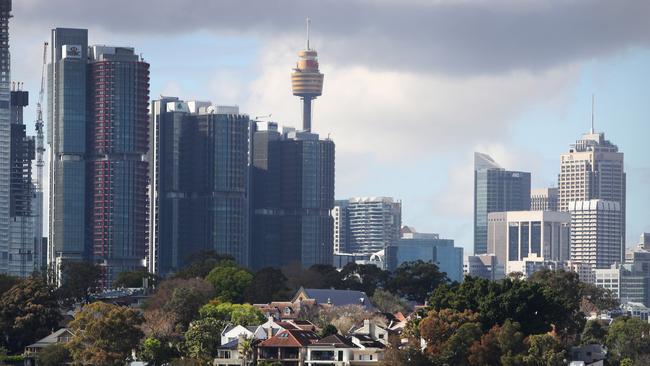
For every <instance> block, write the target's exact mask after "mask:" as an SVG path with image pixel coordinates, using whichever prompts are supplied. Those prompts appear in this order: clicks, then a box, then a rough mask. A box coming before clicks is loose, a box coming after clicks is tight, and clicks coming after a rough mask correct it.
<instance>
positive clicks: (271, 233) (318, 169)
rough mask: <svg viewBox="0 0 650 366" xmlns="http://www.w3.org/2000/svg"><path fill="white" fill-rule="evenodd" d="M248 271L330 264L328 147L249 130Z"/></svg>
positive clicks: (270, 129)
mask: <svg viewBox="0 0 650 366" xmlns="http://www.w3.org/2000/svg"><path fill="white" fill-rule="evenodd" d="M254 128H255V132H254V134H253V144H252V146H253V147H252V154H251V155H252V157H253V162H252V164H253V197H254V199H253V226H252V227H253V244H252V245H253V252H254V253H255V254H254V256H253V257H254V258H253V267H254V268H262V267H267V266H272V267H282V266H286V265H291V264H298V265H301V266H302V267H310V266H312V265H314V264H332V257H333V232H334V229H333V227H334V224H333V219H332V216H331V215H330V212H331V210H332V209H333V207H334V142H333V141H332V140H329V139H320V137H319V136H318V135H317V134H315V133H311V132H298V131H295V130H294V129H291V128H285V129H284V130H283V131H282V133H280V132H279V131H278V127H277V124H276V123H273V122H270V123H268V124H267V126H266V129H264V128H263V126H262V125H261V124H259V125H258V124H254Z"/></svg>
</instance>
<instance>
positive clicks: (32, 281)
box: [0, 276, 61, 352]
mask: <svg viewBox="0 0 650 366" xmlns="http://www.w3.org/2000/svg"><path fill="white" fill-rule="evenodd" d="M60 319H61V314H60V312H59V304H58V302H57V298H56V294H55V292H54V288H53V287H52V286H51V285H49V284H48V283H47V282H46V281H45V280H44V279H43V278H42V277H36V276H33V277H30V278H27V279H25V280H23V281H20V282H19V283H18V284H16V285H14V286H13V287H12V288H11V289H10V290H9V291H7V292H6V293H4V294H3V295H2V297H0V345H4V346H6V347H7V348H8V349H9V350H10V351H12V352H22V351H23V349H24V347H25V346H27V345H28V344H30V343H32V342H34V341H35V340H37V339H40V338H42V337H45V336H46V335H48V334H50V331H51V329H53V328H55V327H56V326H57V324H58V322H59V320H60Z"/></svg>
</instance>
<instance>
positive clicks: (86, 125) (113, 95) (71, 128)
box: [47, 28, 149, 286]
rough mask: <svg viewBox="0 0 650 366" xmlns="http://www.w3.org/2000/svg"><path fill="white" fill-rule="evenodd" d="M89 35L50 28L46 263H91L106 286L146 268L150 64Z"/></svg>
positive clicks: (83, 31)
mask: <svg viewBox="0 0 650 366" xmlns="http://www.w3.org/2000/svg"><path fill="white" fill-rule="evenodd" d="M87 40H88V31H87V30H85V29H66V28H56V29H54V30H52V43H51V44H52V61H51V63H50V65H49V66H48V69H49V70H48V71H49V73H48V74H49V75H48V109H49V115H48V119H49V123H48V134H47V138H48V143H49V144H50V236H49V247H48V263H49V264H50V265H51V266H52V267H53V268H54V269H55V271H58V270H59V267H60V265H61V263H62V262H64V261H67V260H72V261H80V260H86V261H92V262H94V263H96V264H99V265H100V266H102V269H103V271H104V282H103V284H104V285H106V286H110V285H111V283H112V281H113V280H114V279H115V278H116V276H117V275H118V274H119V273H120V272H122V271H126V270H133V269H135V268H138V267H142V266H143V265H144V257H145V249H146V244H147V242H146V229H147V227H146V207H147V201H146V199H147V193H146V188H147V181H146V179H147V162H146V160H145V158H144V157H145V154H146V152H147V148H148V143H147V142H148V122H149V119H148V116H147V111H148V109H147V108H148V99H149V64H147V63H146V62H144V61H143V60H141V59H140V57H139V56H137V54H136V53H135V51H134V49H133V48H129V47H109V46H92V47H90V48H89V47H88V41H87Z"/></svg>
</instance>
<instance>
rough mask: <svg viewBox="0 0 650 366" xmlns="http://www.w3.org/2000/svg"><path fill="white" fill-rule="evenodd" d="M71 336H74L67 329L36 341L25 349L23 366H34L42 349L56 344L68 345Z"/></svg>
mask: <svg viewBox="0 0 650 366" xmlns="http://www.w3.org/2000/svg"><path fill="white" fill-rule="evenodd" d="M73 336H74V334H72V332H71V331H70V330H69V329H68V328H61V329H59V330H57V331H56V332H54V333H51V334H50V335H48V336H47V337H45V338H43V339H40V340H38V341H37V342H36V343H32V344H30V345H29V346H27V347H25V353H24V356H25V365H27V366H32V365H36V357H37V355H38V353H39V352H40V351H41V350H42V349H43V348H45V347H47V346H51V345H53V344H57V343H64V344H65V343H68V342H70V340H71V339H72V337H73Z"/></svg>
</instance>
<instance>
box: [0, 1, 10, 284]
mask: <svg viewBox="0 0 650 366" xmlns="http://www.w3.org/2000/svg"><path fill="white" fill-rule="evenodd" d="M9 18H11V0H0V272H7V271H8V265H9V210H10V207H9V206H10V202H9V201H10V198H9V196H10V171H11V167H10V162H11V148H10V146H11V121H10V119H11V116H10V114H11V112H10V110H11V105H10V104H11V94H10V84H11V66H10V65H11V56H10V54H9Z"/></svg>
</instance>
